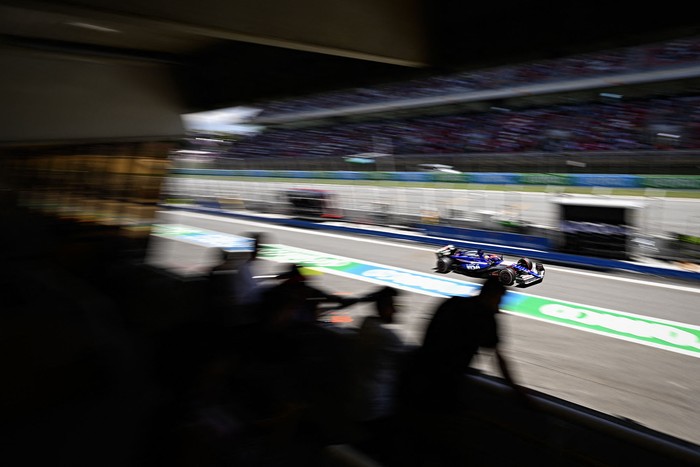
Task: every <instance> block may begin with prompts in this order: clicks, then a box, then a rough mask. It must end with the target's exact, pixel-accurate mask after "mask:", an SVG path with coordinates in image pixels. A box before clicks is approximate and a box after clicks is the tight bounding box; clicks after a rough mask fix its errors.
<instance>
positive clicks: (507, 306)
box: [260, 245, 700, 357]
mask: <svg viewBox="0 0 700 467" xmlns="http://www.w3.org/2000/svg"><path fill="white" fill-rule="evenodd" d="M260 257H261V258H263V259H266V260H269V261H275V262H279V263H296V264H300V265H303V266H304V267H306V268H309V269H313V270H317V271H321V272H326V273H329V274H335V275H339V276H344V277H348V278H351V279H355V280H361V281H365V282H371V283H374V284H378V285H388V286H392V287H396V288H399V289H403V290H408V291H410V292H415V293H420V294H425V295H431V296H436V297H448V296H452V295H472V294H474V293H475V292H476V291H477V290H478V288H479V285H477V284H472V283H469V282H465V281H460V280H456V279H452V278H449V277H442V276H436V275H435V274H428V273H422V272H418V271H411V270H408V269H402V268H396V267H393V266H386V265H381V264H377V263H372V262H369V261H361V260H357V259H352V258H346V257H342V256H337V255H332V254H327V253H321V252H317V251H312V250H305V249H302V248H296V247H290V246H285V245H265V247H264V248H263V250H262V251H261V254H260ZM502 310H503V311H504V312H506V313H509V314H514V315H518V316H523V317H526V318H530V319H536V320H539V321H545V322H548V323H552V324H556V325H559V326H565V327H569V328H573V329H578V330H581V331H586V332H591V333H595V334H600V335H605V336H608V337H613V338H616V339H621V340H625V341H629V342H635V343H638V344H643V345H647V346H650V347H655V348H658V349H663V350H668V351H672V352H677V353H681V354H684V355H689V356H693V357H700V326H694V325H691V324H684V323H678V322H674V321H668V320H662V319H658V318H651V317H647V316H642V315H637V314H633V313H626V312H622V311H614V310H608V309H604V308H598V307H593V306H588V305H582V304H578V303H573V302H567V301H563V300H555V299H550V298H546V297H538V296H534V295H528V294H524V293H521V292H515V291H513V290H511V291H509V292H508V294H507V295H506V296H505V298H504V302H503V306H502Z"/></svg>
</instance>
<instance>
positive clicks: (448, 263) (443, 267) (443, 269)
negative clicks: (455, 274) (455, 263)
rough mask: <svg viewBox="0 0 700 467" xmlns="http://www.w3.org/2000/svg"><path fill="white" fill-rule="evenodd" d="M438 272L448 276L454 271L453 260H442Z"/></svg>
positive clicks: (438, 264) (439, 262) (438, 263)
mask: <svg viewBox="0 0 700 467" xmlns="http://www.w3.org/2000/svg"><path fill="white" fill-rule="evenodd" d="M436 269H437V272H439V273H440V274H447V273H448V272H450V270H451V269H452V258H440V259H438V262H437V268H436Z"/></svg>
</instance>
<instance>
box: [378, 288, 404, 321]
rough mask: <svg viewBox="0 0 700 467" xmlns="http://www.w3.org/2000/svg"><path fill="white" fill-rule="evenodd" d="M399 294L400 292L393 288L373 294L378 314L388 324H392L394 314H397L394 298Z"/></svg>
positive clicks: (382, 289) (383, 289)
mask: <svg viewBox="0 0 700 467" xmlns="http://www.w3.org/2000/svg"><path fill="white" fill-rule="evenodd" d="M398 294H399V291H398V290H397V289H395V288H393V287H383V288H381V289H379V290H378V291H377V292H375V293H373V294H372V300H373V301H374V306H375V308H376V310H377V314H378V315H379V317H380V318H382V319H383V320H384V321H386V322H391V320H392V317H393V315H394V313H396V307H395V306H394V297H396V296H397V295H398Z"/></svg>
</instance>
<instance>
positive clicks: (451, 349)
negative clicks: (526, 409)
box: [399, 278, 527, 465]
mask: <svg viewBox="0 0 700 467" xmlns="http://www.w3.org/2000/svg"><path fill="white" fill-rule="evenodd" d="M505 294H506V288H505V286H504V285H503V284H501V283H500V281H499V280H498V279H497V278H489V279H487V280H486V281H485V282H484V284H483V285H482V287H481V291H480V292H479V294H478V295H475V296H469V297H461V296H455V297H450V298H448V299H446V300H445V301H443V302H442V303H441V304H440V305H439V306H438V308H437V310H436V311H435V313H434V315H433V317H432V319H431V320H430V323H429V325H428V327H427V329H426V332H425V336H424V338H423V342H422V344H421V346H420V347H419V348H418V350H417V351H416V352H415V353H414V355H413V356H412V360H411V363H410V365H409V366H408V367H407V369H406V371H405V373H404V375H403V377H402V379H401V383H400V384H401V386H400V388H399V391H400V392H399V394H400V395H401V411H402V417H406V418H405V420H411V421H413V425H414V426H419V428H417V430H418V431H415V430H413V431H412V432H409V433H407V434H406V438H407V439H409V440H410V439H414V440H415V442H410V441H409V443H411V444H412V445H413V446H414V447H416V446H420V448H415V449H416V450H415V451H413V454H412V457H411V458H409V459H405V461H407V462H409V463H408V464H406V465H425V464H426V463H427V464H430V462H436V461H438V462H443V463H444V464H438V465H461V464H459V463H461V462H463V461H465V458H466V457H465V456H467V457H468V455H467V454H466V453H467V451H466V450H465V448H463V445H464V442H463V441H464V439H463V436H465V432H466V430H465V420H466V418H467V417H468V416H469V415H468V414H469V413H470V412H469V411H470V410H471V409H473V408H475V407H474V405H475V404H476V403H475V402H473V400H475V399H478V397H477V396H478V394H477V393H476V391H477V389H476V388H475V387H473V386H472V385H471V384H469V382H468V380H467V377H466V375H467V374H468V373H470V372H472V371H473V370H472V369H471V368H470V365H471V363H472V361H473V359H474V356H475V355H477V354H478V353H479V352H480V351H482V350H483V349H488V350H490V351H492V352H493V354H494V356H495V358H496V361H497V364H498V367H499V369H500V371H501V373H502V375H503V377H504V379H505V381H506V383H508V384H509V385H510V386H511V387H512V388H513V389H515V390H516V394H517V395H518V396H521V397H522V398H525V399H524V400H527V399H526V396H525V392H524V390H523V389H522V388H520V387H519V386H518V385H517V384H516V383H515V381H514V380H513V377H512V374H511V370H510V369H509V365H508V362H507V360H506V358H505V357H504V356H503V353H502V351H501V349H500V344H501V339H500V336H499V330H498V323H497V319H496V316H497V314H498V312H499V311H498V310H499V305H500V303H501V300H502V298H503V296H504V295H505ZM416 421H418V423H416ZM436 456H437V457H436ZM438 459H439V460H438ZM430 465H433V464H430Z"/></svg>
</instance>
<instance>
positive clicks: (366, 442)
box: [349, 287, 411, 462]
mask: <svg viewBox="0 0 700 467" xmlns="http://www.w3.org/2000/svg"><path fill="white" fill-rule="evenodd" d="M398 293H399V291H398V290H397V289H394V288H393V287H383V288H381V289H379V290H377V291H376V292H374V293H371V294H369V295H368V296H366V297H364V298H363V299H362V301H371V302H373V303H374V311H375V313H374V314H372V315H368V316H366V317H365V318H364V319H363V321H362V324H361V325H360V327H359V329H358V330H357V334H356V337H355V345H354V352H353V359H352V360H353V362H352V363H353V364H352V373H353V382H352V395H351V397H350V407H349V408H350V414H351V417H352V418H353V419H354V420H356V421H357V422H359V423H360V425H361V427H362V428H363V431H364V438H363V440H362V441H361V442H360V443H359V447H360V449H361V450H363V451H366V452H367V453H368V454H369V455H371V456H372V457H373V458H375V459H377V460H381V461H382V462H387V461H388V459H389V455H390V450H391V449H393V448H394V447H395V446H397V445H398V441H399V440H397V439H396V438H395V437H394V434H395V430H394V423H395V421H396V420H395V416H396V404H397V401H396V388H397V381H398V377H399V374H400V370H401V368H402V364H403V359H404V357H405V356H406V355H407V353H408V351H409V350H410V349H411V347H410V346H409V345H407V344H405V343H404V341H403V339H402V338H401V335H400V334H399V332H398V329H397V328H396V327H395V326H396V324H395V318H394V315H395V314H396V313H397V312H398V308H397V306H396V304H395V302H394V300H395V299H394V297H396V296H397V295H398Z"/></svg>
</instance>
